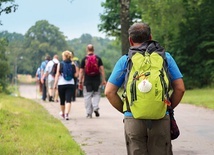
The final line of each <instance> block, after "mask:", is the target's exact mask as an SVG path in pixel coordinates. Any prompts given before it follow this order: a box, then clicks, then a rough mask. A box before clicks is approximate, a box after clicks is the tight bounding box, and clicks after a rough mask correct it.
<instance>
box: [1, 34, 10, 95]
mask: <svg viewBox="0 0 214 155" xmlns="http://www.w3.org/2000/svg"><path fill="white" fill-rule="evenodd" d="M7 45H8V42H7V40H6V39H3V38H1V39H0V73H1V74H0V93H1V92H2V91H3V92H5V91H6V88H7V84H8V82H7V78H8V77H9V73H10V68H9V64H8V62H7V58H6V47H7Z"/></svg>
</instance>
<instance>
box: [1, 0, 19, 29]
mask: <svg viewBox="0 0 214 155" xmlns="http://www.w3.org/2000/svg"><path fill="white" fill-rule="evenodd" d="M8 2H11V3H10V5H6V4H7V3H8ZM13 2H14V0H0V16H1V14H2V13H3V12H4V13H6V14H9V13H11V12H15V11H16V10H17V9H18V5H17V4H13ZM3 4H4V5H3ZM0 25H2V24H1V21H0Z"/></svg>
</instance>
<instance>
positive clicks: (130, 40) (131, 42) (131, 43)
mask: <svg viewBox="0 0 214 155" xmlns="http://www.w3.org/2000/svg"><path fill="white" fill-rule="evenodd" d="M129 44H130V46H133V45H134V43H133V41H132V39H131V37H129Z"/></svg>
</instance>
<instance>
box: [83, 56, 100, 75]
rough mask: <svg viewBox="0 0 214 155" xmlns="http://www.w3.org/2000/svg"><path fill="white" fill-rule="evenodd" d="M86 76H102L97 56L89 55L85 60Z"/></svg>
mask: <svg viewBox="0 0 214 155" xmlns="http://www.w3.org/2000/svg"><path fill="white" fill-rule="evenodd" d="M85 74H86V75H88V76H96V75H99V74H100V70H99V66H98V59H97V57H96V55H95V54H92V55H87V56H86V59H85Z"/></svg>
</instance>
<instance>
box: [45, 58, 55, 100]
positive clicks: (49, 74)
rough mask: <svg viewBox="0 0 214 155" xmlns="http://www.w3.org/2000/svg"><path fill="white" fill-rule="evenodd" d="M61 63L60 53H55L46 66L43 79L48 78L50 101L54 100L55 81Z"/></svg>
mask: <svg viewBox="0 0 214 155" xmlns="http://www.w3.org/2000/svg"><path fill="white" fill-rule="evenodd" d="M58 63H59V60H58V55H54V56H53V59H52V60H51V61H49V62H48V63H47V65H46V67H45V73H44V74H43V77H42V81H44V79H45V78H47V79H48V94H49V95H48V96H49V102H54V94H55V93H54V91H55V89H54V88H53V86H54V81H55V74H56V69H57V65H58Z"/></svg>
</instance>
